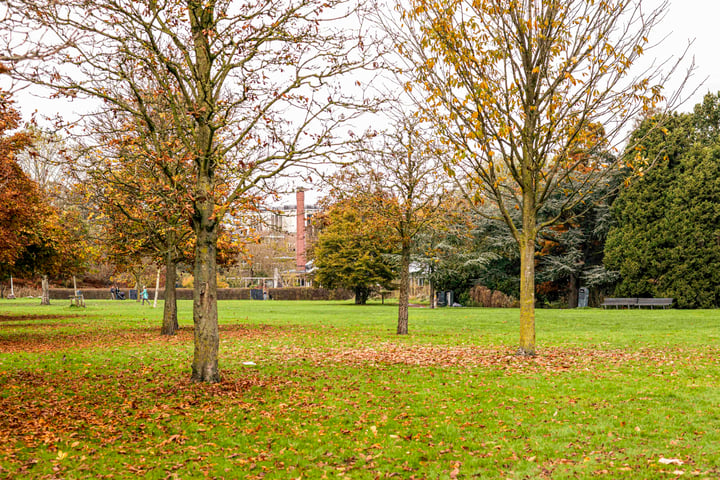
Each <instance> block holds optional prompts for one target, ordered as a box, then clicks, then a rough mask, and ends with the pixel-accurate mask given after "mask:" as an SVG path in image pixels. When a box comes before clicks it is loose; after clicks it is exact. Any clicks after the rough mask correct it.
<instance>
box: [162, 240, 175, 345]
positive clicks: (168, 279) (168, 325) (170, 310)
mask: <svg viewBox="0 0 720 480" xmlns="http://www.w3.org/2000/svg"><path fill="white" fill-rule="evenodd" d="M165 268H166V272H165V308H164V310H163V324H162V330H161V331H160V334H161V335H175V332H176V331H177V330H178V328H179V326H178V320H177V290H175V280H176V278H177V267H176V265H175V258H174V255H172V254H171V253H168V254H167V256H166V257H165Z"/></svg>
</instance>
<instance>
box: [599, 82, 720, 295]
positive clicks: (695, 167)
mask: <svg viewBox="0 0 720 480" xmlns="http://www.w3.org/2000/svg"><path fill="white" fill-rule="evenodd" d="M719 98H720V97H718V95H713V94H708V95H707V96H706V97H705V100H704V102H703V103H702V104H699V105H698V106H696V108H695V111H694V113H693V114H678V115H675V116H673V117H672V118H671V119H670V121H669V122H668V123H667V124H665V125H664V128H658V127H657V123H656V119H654V118H650V119H648V120H646V121H645V122H643V123H642V124H641V125H640V126H639V127H638V129H637V130H636V131H635V133H634V136H635V138H636V139H641V144H640V147H639V148H638V150H637V151H634V152H629V153H627V154H628V155H636V156H638V157H642V158H645V159H647V160H648V161H651V162H653V163H654V165H653V166H652V168H650V169H648V171H647V172H646V173H645V174H644V175H643V176H642V177H640V178H638V179H636V180H634V181H633V182H632V183H631V184H630V186H629V187H628V188H626V189H624V190H623V191H622V192H621V194H620V195H619V197H618V199H617V201H616V202H615V203H614V205H613V214H614V216H615V220H616V222H617V224H616V226H615V227H613V228H612V229H611V231H610V233H609V235H608V240H607V244H606V247H605V264H606V265H607V267H608V268H610V269H614V270H617V271H618V272H619V273H620V275H621V281H620V283H619V284H618V285H617V288H616V290H615V295H617V296H633V297H634V296H638V297H673V298H675V299H676V300H677V305H678V306H679V307H684V308H709V307H717V306H720V294H719V293H718V292H719V289H720V276H719V275H718V273H717V265H718V260H719V259H720V240H719V239H720V237H719V236H718V235H719V230H718V224H720V207H719V205H720V162H718V159H720V153H719V151H720V142H719V141H718V140H719V138H720V137H719V136H718V133H719V132H720V108H719V107H720V102H719V101H718V100H719Z"/></svg>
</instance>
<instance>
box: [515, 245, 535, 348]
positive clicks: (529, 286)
mask: <svg viewBox="0 0 720 480" xmlns="http://www.w3.org/2000/svg"><path fill="white" fill-rule="evenodd" d="M518 353H519V354H520V355H535V236H534V234H533V233H532V232H528V231H525V232H523V234H522V236H521V241H520V349H519V350H518Z"/></svg>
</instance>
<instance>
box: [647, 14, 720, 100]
mask: <svg viewBox="0 0 720 480" xmlns="http://www.w3.org/2000/svg"><path fill="white" fill-rule="evenodd" d="M646 3H647V4H648V6H649V7H650V6H652V5H655V4H658V3H659V0H652V1H647V0H646ZM669 4H670V8H669V11H668V15H667V17H666V18H665V20H664V22H663V24H662V29H661V30H665V32H662V34H664V33H667V34H668V35H669V37H668V38H667V40H666V41H665V42H664V44H663V45H664V50H666V53H667V54H679V53H681V52H682V51H683V49H684V47H685V45H687V42H689V41H691V40H693V39H694V43H693V44H692V46H691V48H690V55H691V56H694V57H695V64H696V66H697V71H696V73H695V77H694V79H693V82H692V83H691V86H692V85H694V86H697V84H698V83H700V82H701V81H704V82H705V83H704V84H703V85H702V86H701V87H700V89H699V90H698V92H697V93H696V94H695V96H694V97H692V98H691V99H690V100H689V101H688V102H686V103H685V105H683V106H682V107H681V108H680V110H683V111H687V110H692V107H693V106H694V105H695V104H696V103H698V102H700V101H701V100H702V97H703V96H704V95H705V94H706V93H707V92H713V93H716V92H718V91H720V26H719V25H718V20H719V19H720V0H670V1H669Z"/></svg>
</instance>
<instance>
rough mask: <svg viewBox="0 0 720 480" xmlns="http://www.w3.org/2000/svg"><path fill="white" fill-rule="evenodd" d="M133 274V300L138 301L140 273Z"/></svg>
mask: <svg viewBox="0 0 720 480" xmlns="http://www.w3.org/2000/svg"><path fill="white" fill-rule="evenodd" d="M133 276H134V277H135V292H136V294H135V301H136V302H139V301H140V275H138V274H133Z"/></svg>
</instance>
